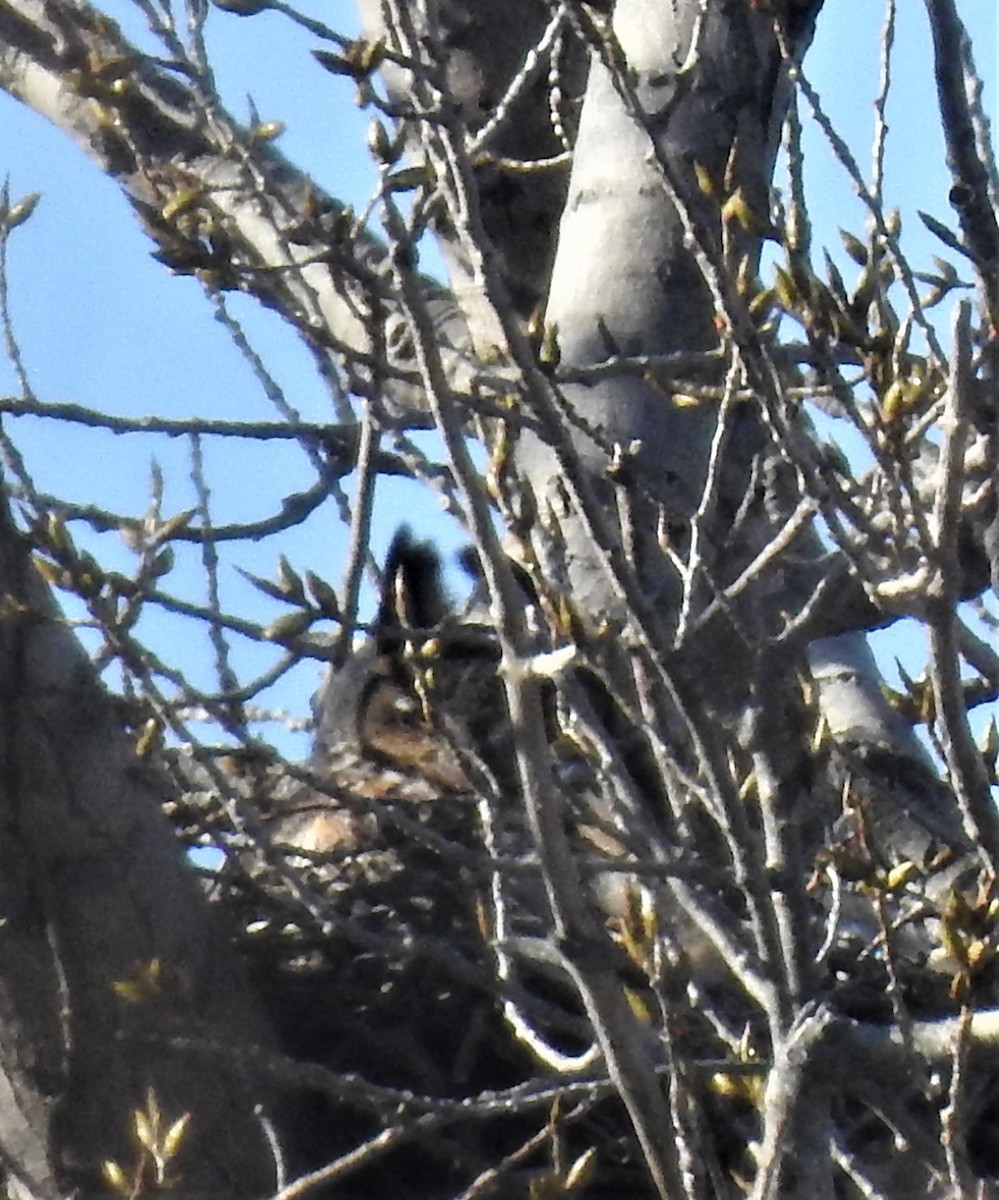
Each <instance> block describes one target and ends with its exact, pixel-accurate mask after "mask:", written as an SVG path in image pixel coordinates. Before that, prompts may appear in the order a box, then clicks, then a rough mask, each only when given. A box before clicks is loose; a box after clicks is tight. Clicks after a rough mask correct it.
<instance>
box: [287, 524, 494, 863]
mask: <svg viewBox="0 0 999 1200" xmlns="http://www.w3.org/2000/svg"><path fill="white" fill-rule="evenodd" d="M495 661H496V649H495V641H494V638H493V637H492V635H491V633H490V631H489V630H488V628H486V627H485V626H482V625H477V624H475V623H468V622H465V621H459V620H458V619H457V617H456V615H455V614H454V613H453V611H452V607H451V605H450V602H449V600H448V597H447V593H446V590H445V588H444V586H443V583H442V580H441V562H440V557H439V555H438V554H437V552H436V550H434V549H433V548H432V547H430V546H428V545H426V544H424V543H421V542H417V541H415V540H414V539H413V538H412V536H411V535H410V533H409V532H408V530H406V529H403V530H402V531H400V533H398V534H397V535H396V537H395V539H394V540H393V542H392V546H391V549H390V551H389V555H388V559H387V562H386V566H385V573H384V579H383V587H382V595H381V601H380V604H379V607H378V612H377V615H376V617H375V620H374V622H373V624H372V627H371V637H370V639H369V640H368V641H367V642H366V643H365V644H364V645H363V646H361V647H359V648H357V649H356V650H355V651H354V652H353V653H352V654H351V655H350V657H349V658H348V660H347V661H346V663H344V664H343V665H342V666H340V667H338V668H336V669H333V668H331V669H330V670H329V671H328V674H327V677H326V679H325V680H324V682H323V684H322V687H321V688H320V690H319V692H318V694H317V696H316V698H315V701H314V710H315V723H316V734H315V741H314V748H313V753H312V756H311V758H310V761H309V768H310V771H311V772H312V773H313V774H314V775H315V776H316V777H317V779H318V780H322V781H323V786H322V787H321V788H309V787H304V788H300V789H298V790H297V791H296V793H295V794H294V795H293V796H291V797H289V798H288V800H287V801H286V802H285V803H283V804H282V805H281V811H280V812H279V814H278V815H277V817H276V819H275V823H274V826H273V832H274V835H275V838H276V839H277V840H280V841H283V842H286V843H288V844H291V845H294V846H296V847H299V848H300V849H302V850H305V851H309V852H313V853H317V854H329V853H334V852H338V853H340V854H341V855H349V854H350V853H351V852H353V851H354V850H358V849H360V848H361V847H363V846H364V845H370V844H372V843H373V842H376V841H378V840H379V831H380V829H381V827H382V826H384V825H385V824H386V821H387V822H388V824H389V825H391V823H392V819H391V814H392V812H393V811H395V812H396V813H397V814H399V813H401V812H402V811H403V810H405V811H407V812H408V814H409V819H414V820H418V821H420V820H429V817H428V815H427V814H421V812H420V809H421V808H422V806H425V805H430V804H433V803H436V804H437V805H438V806H440V804H441V802H454V801H462V802H463V805H461V806H463V807H466V808H467V807H468V805H469V804H471V803H472V798H473V796H474V794H475V791H476V788H477V787H479V786H481V784H482V781H483V779H484V778H485V776H486V775H487V773H488V767H487V766H486V763H485V762H484V761H483V758H482V752H483V750H484V749H485V751H486V753H487V754H488V752H489V742H490V738H489V737H488V736H484V735H485V734H486V731H492V741H493V742H494V743H498V741H499V738H498V737H497V736H496V733H495V731H496V730H497V729H499V728H501V727H502V721H501V718H500V714H499V712H498V711H497V710H498V706H499V703H500V701H499V691H498V687H497V684H496V678H495ZM493 749H495V745H494V747H493ZM490 757H492V755H490ZM399 806H402V807H401V808H400V807H399ZM447 806H448V807H452V808H453V804H452V805H447ZM461 806H459V807H461Z"/></svg>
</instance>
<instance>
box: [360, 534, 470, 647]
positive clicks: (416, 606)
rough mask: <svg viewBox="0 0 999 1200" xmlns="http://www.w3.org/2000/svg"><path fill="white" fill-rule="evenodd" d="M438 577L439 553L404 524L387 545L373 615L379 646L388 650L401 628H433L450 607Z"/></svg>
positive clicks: (442, 618)
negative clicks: (378, 598) (416, 536)
mask: <svg viewBox="0 0 999 1200" xmlns="http://www.w3.org/2000/svg"><path fill="white" fill-rule="evenodd" d="M452 607H453V606H452V604H451V600H450V597H449V596H448V594H447V590H446V588H445V587H444V583H443V581H442V579H441V556H440V554H439V553H438V552H437V550H436V549H435V548H434V547H433V546H432V545H431V544H430V543H429V542H419V541H417V540H416V539H415V538H414V537H413V535H412V532H411V531H410V529H409V527H408V526H406V525H403V526H402V527H401V528H400V529H399V531H398V533H396V535H395V537H394V538H393V539H392V545H391V546H390V547H389V552H388V558H387V559H386V562H385V576H384V582H383V585H382V596H381V602H380V603H379V606H378V615H377V617H376V618H375V637H376V640H377V642H378V645H379V648H380V649H382V650H391V649H392V648H394V646H395V643H396V642H398V640H399V636H400V631H401V630H403V629H433V628H434V627H436V626H437V625H439V624H440V623H441V621H443V620H444V618H445V617H446V616H447V615H448V614H449V613H450V612H451V611H452Z"/></svg>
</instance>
